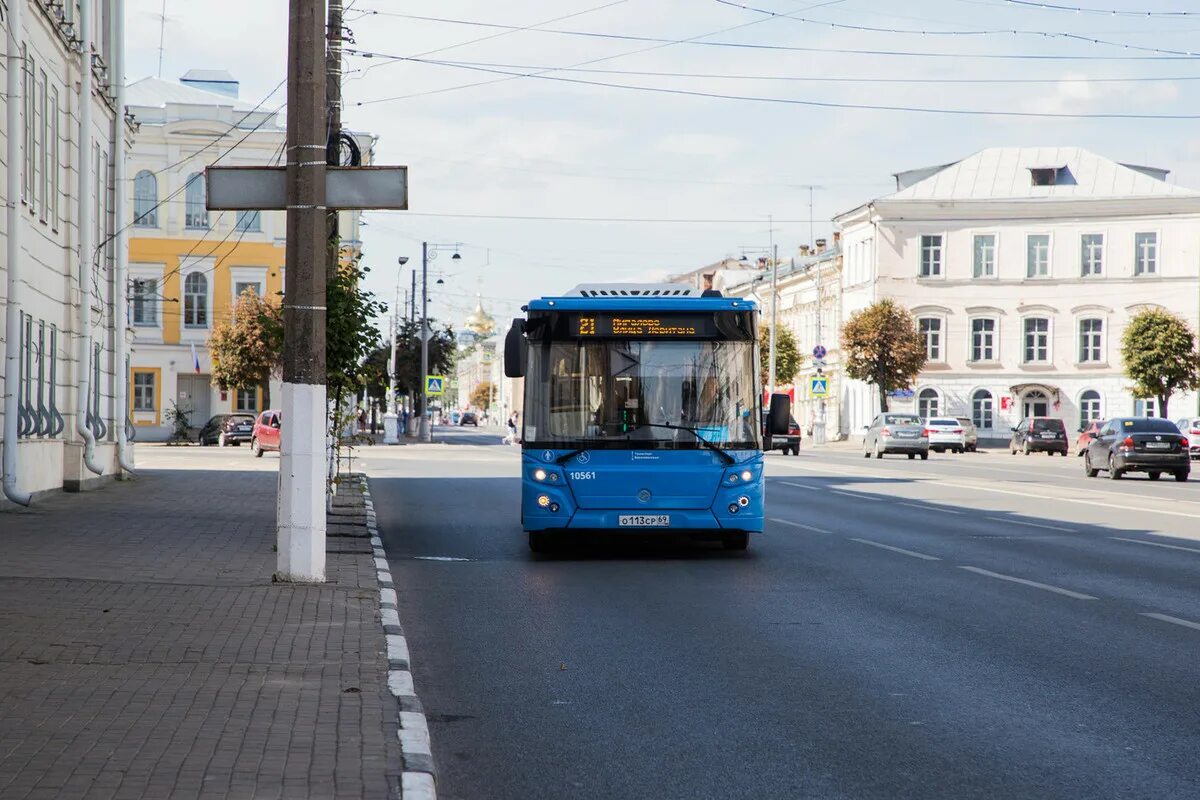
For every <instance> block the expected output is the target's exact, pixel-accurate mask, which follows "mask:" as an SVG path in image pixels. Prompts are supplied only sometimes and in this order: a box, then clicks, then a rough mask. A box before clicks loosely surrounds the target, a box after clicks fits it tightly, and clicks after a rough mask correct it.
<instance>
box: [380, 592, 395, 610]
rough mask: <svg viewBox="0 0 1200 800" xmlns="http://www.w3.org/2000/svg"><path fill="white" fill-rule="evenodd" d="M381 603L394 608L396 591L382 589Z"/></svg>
mask: <svg viewBox="0 0 1200 800" xmlns="http://www.w3.org/2000/svg"><path fill="white" fill-rule="evenodd" d="M379 602H380V604H381V605H385V606H394V605H396V590H395V589H380V590H379Z"/></svg>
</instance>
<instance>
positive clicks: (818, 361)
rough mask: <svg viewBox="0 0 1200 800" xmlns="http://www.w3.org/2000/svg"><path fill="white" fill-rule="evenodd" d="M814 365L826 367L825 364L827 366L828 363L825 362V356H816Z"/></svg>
mask: <svg viewBox="0 0 1200 800" xmlns="http://www.w3.org/2000/svg"><path fill="white" fill-rule="evenodd" d="M813 366H814V367H824V366H827V365H826V364H825V359H823V358H815V359H813Z"/></svg>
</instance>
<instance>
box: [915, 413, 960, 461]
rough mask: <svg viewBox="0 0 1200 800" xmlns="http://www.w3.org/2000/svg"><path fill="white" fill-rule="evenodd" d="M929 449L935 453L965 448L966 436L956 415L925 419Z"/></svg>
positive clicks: (957, 450) (955, 451) (957, 451)
mask: <svg viewBox="0 0 1200 800" xmlns="http://www.w3.org/2000/svg"><path fill="white" fill-rule="evenodd" d="M925 434H926V435H927V436H928V437H929V449H930V450H933V451H934V452H935V453H944V452H946V451H947V450H949V451H950V452H952V453H961V452H963V451H964V450H966V449H967V436H966V433H965V431H964V429H963V426H962V423H961V422H959V421H958V418H957V417H930V418H929V419H927V420H925Z"/></svg>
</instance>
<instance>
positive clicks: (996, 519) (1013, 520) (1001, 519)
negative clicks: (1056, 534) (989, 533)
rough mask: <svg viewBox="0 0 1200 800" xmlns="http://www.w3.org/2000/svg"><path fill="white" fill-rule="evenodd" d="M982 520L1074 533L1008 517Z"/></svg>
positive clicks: (1068, 529) (1069, 529) (1070, 530)
mask: <svg viewBox="0 0 1200 800" xmlns="http://www.w3.org/2000/svg"><path fill="white" fill-rule="evenodd" d="M984 519H990V520H994V521H995V522H1004V523H1012V524H1013V525H1027V526H1029V527H1030V528H1045V529H1046V530H1049V531H1066V532H1067V533H1073V532H1074V528H1064V527H1062V526H1060V525H1044V524H1042V523H1040V522H1026V521H1025V520H1022V519H1010V518H1008V517H984Z"/></svg>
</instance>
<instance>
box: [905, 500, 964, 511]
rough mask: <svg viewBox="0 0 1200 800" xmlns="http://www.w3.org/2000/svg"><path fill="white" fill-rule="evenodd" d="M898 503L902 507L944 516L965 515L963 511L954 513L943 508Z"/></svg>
mask: <svg viewBox="0 0 1200 800" xmlns="http://www.w3.org/2000/svg"><path fill="white" fill-rule="evenodd" d="M897 503H899V505H902V506H908V507H909V508H919V509H921V510H922V511H940V512H941V513H943V514H961V513H963V512H961V511H953V510H951V509H949V508H942V507H941V506H935V505H928V506H922V505H918V504H917V503H900V502H899V501H897Z"/></svg>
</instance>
